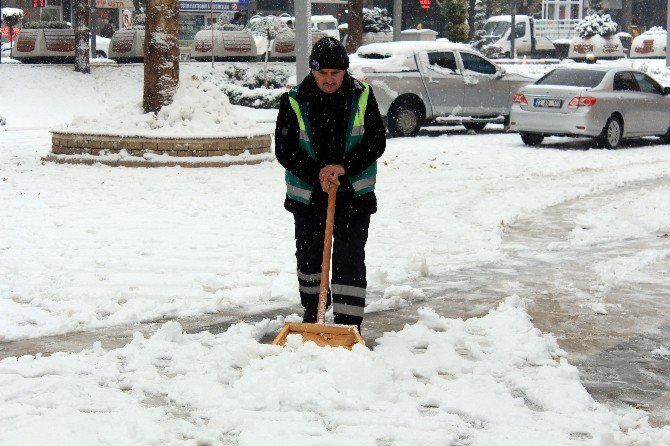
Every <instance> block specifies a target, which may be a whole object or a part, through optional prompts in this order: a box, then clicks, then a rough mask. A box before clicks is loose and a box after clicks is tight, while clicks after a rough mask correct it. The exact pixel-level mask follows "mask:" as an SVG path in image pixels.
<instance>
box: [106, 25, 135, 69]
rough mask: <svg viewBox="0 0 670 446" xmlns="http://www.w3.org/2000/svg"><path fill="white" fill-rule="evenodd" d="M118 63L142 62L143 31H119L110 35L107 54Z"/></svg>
mask: <svg viewBox="0 0 670 446" xmlns="http://www.w3.org/2000/svg"><path fill="white" fill-rule="evenodd" d="M107 57H109V58H110V59H112V60H115V61H117V62H119V63H124V62H143V61H144V29H120V30H118V31H116V32H115V33H114V34H113V35H112V41H111V43H110V45H109V54H108V55H107Z"/></svg>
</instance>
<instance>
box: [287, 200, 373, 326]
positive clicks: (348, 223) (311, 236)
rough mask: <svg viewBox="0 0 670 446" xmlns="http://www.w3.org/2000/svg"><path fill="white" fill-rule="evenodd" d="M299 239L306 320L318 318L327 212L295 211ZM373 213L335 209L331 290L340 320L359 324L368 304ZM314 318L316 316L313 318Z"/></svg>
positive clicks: (301, 281)
mask: <svg viewBox="0 0 670 446" xmlns="http://www.w3.org/2000/svg"><path fill="white" fill-rule="evenodd" d="M293 216H294V218H295V241H296V253H295V256H296V258H297V260H298V284H299V289H300V302H301V303H302V306H303V307H305V318H304V319H305V322H316V310H317V305H318V302H319V286H320V283H321V263H322V261H323V242H324V237H325V230H326V213H325V210H324V211H323V215H316V214H315V213H313V212H305V213H302V212H295V213H294V214H293ZM369 226H370V214H368V213H355V212H352V211H351V210H348V209H346V208H345V209H343V210H342V211H340V210H339V209H338V210H336V212H335V225H334V227H333V255H332V267H331V272H332V280H331V289H330V293H329V296H328V303H327V305H328V306H330V300H331V294H332V301H333V313H334V315H335V323H336V324H345V325H358V326H359V329H360V324H361V322H362V321H363V309H364V308H365V289H366V287H367V280H366V278H365V243H366V242H367V240H368V227H369ZM312 319H313V320H312Z"/></svg>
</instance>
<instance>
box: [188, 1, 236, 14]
mask: <svg viewBox="0 0 670 446" xmlns="http://www.w3.org/2000/svg"><path fill="white" fill-rule="evenodd" d="M246 3H248V1H246V0H245V1H240V2H235V3H232V2H206V1H205V2H203V1H200V2H198V1H180V2H179V10H180V11H209V10H210V9H211V10H212V11H218V12H221V11H237V10H239V9H240V5H243V4H246Z"/></svg>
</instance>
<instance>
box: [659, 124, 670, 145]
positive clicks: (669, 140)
mask: <svg viewBox="0 0 670 446" xmlns="http://www.w3.org/2000/svg"><path fill="white" fill-rule="evenodd" d="M660 138H661V141H663V142H664V143H665V144H670V127H668V131H667V132H665V134H663V135H661V136H660Z"/></svg>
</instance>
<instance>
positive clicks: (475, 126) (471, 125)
mask: <svg viewBox="0 0 670 446" xmlns="http://www.w3.org/2000/svg"><path fill="white" fill-rule="evenodd" d="M463 127H465V128H466V129H467V130H474V131H475V132H479V131H482V130H484V127H486V123H485V122H464V123H463Z"/></svg>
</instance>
